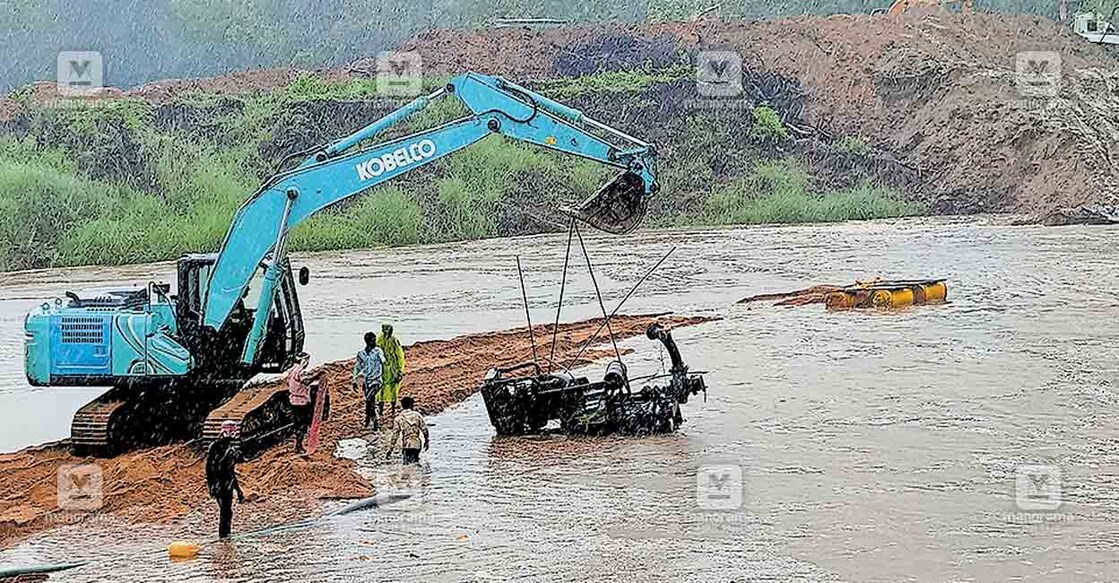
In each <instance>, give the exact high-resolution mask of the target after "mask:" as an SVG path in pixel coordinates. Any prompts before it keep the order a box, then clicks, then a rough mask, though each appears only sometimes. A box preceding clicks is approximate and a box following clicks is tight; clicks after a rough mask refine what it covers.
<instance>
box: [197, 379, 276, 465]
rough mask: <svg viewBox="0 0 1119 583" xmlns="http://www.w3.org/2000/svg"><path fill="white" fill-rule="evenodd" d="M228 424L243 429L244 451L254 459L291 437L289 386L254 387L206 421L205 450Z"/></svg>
mask: <svg viewBox="0 0 1119 583" xmlns="http://www.w3.org/2000/svg"><path fill="white" fill-rule="evenodd" d="M226 421H233V422H235V423H237V426H238V427H239V428H240V445H241V451H242V453H243V454H244V455H245V456H246V457H253V456H254V455H256V454H259V453H260V452H262V451H264V450H265V449H267V448H268V446H269V445H272V444H274V443H276V442H278V441H280V440H281V439H283V438H284V437H286V436H287V433H288V431H289V430H290V429H291V426H292V412H291V406H290V404H289V402H288V390H287V385H283V384H280V385H271V386H253V387H247V388H244V389H242V390H241V391H239V392H238V393H237V394H236V395H234V396H233V398H231V399H229V400H228V401H226V402H225V403H223V404H222V405H221V406H219V407H218V408H217V409H214V410H213V411H211V412H210V414H209V415H208V416H207V417H206V421H205V422H204V423H203V424H202V440H201V445H202V447H203V449H205V448H208V447H210V443H212V442H213V441H214V440H215V439H217V438H218V435H219V434H220V433H221V425H222V423H224V422H226Z"/></svg>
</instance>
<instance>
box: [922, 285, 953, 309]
mask: <svg viewBox="0 0 1119 583" xmlns="http://www.w3.org/2000/svg"><path fill="white" fill-rule="evenodd" d="M921 287H922V288H924V290H925V301H926V302H927V303H930V304H935V303H939V302H943V301H944V300H946V299H947V298H948V284H946V283H944V282H943V281H938V282H936V283H930V284H926V285H923V286H921Z"/></svg>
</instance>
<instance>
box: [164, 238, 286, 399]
mask: <svg viewBox="0 0 1119 583" xmlns="http://www.w3.org/2000/svg"><path fill="white" fill-rule="evenodd" d="M216 261H217V255H216V254H209V253H208V254H191V255H184V256H183V257H182V258H180V259H179V263H178V281H179V296H178V302H177V304H176V308H177V318H178V321H179V325H180V327H181V328H182V330H183V340H184V343H185V344H186V345H187V346H189V347H190V349H191V353H192V354H194V355H196V357H198V359H199V362H198V363H197V365H196V370H198V371H199V372H200V373H201V374H203V375H206V376H216V377H217V378H248V377H251V376H252V375H253V374H256V373H258V372H279V371H282V370H284V369H285V368H287V367H289V366H290V365H291V363H292V362H293V361H294V359H295V356H296V355H298V354H299V353H300V352H302V351H303V341H304V337H305V332H304V329H303V317H302V315H301V313H300V309H299V297H298V295H297V294H296V291H295V279H294V278H293V277H292V270H291V265H290V263H289V262H288V260H287V259H284V260H283V264H282V268H281V277H280V282H279V286H278V287H277V291H276V298H275V300H274V301H273V302H272V303H271V306H270V308H269V318H268V326H267V329H266V332H265V337H264V342H263V343H262V344H261V350H260V354H259V357H258V359H257V361H256V363H255V365H254V366H253V367H251V368H246V367H245V366H244V365H242V364H241V363H240V359H239V358H238V356H239V355H240V354H241V347H242V345H243V344H244V342H245V338H246V336H248V332H249V329H250V328H251V327H252V323H253V312H254V310H253V309H251V308H248V307H247V306H255V305H257V304H258V301H257V300H258V297H257V296H258V295H259V293H260V289H261V280H262V279H263V273H264V269H265V267H266V266H267V265H266V264H264V265H261V267H260V268H259V269H258V270H257V273H256V275H255V276H254V277H253V279H252V280H251V281H250V282H249V285H248V287H247V289H246V290H245V294H244V296H243V297H242V298H241V300H240V301H238V302H237V305H236V306H235V307H234V309H233V311H232V312H231V313H230V315H229V319H228V321H226V323H225V325H224V326H222V328H221V330H220V331H218V332H214V331H213V329H210V328H208V327H206V326H204V325H203V324H202V321H203V318H202V315H203V314H202V309H203V308H202V306H203V303H204V301H205V298H206V293H207V288H208V286H209V284H210V274H211V271H212V270H213V267H214V263H215V262H216ZM303 279H304V278H302V277H301V280H303Z"/></svg>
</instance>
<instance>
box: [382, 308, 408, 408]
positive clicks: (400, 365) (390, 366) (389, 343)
mask: <svg viewBox="0 0 1119 583" xmlns="http://www.w3.org/2000/svg"><path fill="white" fill-rule="evenodd" d="M377 346H378V347H379V348H380V349H381V352H382V353H384V355H385V369H384V374H383V377H382V380H381V397H380V399H378V403H377V413H378V414H380V415H384V414H385V403H389V404H390V405H391V408H390V410H391V413H390V414H391V415H392V416H394V417H395V416H396V397H397V395H398V394H400V383H401V382H403V380H404V347H402V346H401V345H400V340H397V338H396V336H393V334H392V324H381V337H380V338H378V339H377Z"/></svg>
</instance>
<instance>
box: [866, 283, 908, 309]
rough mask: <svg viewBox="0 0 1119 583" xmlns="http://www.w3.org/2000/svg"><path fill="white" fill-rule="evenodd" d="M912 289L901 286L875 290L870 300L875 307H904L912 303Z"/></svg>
mask: <svg viewBox="0 0 1119 583" xmlns="http://www.w3.org/2000/svg"><path fill="white" fill-rule="evenodd" d="M913 299H914V297H913V290H911V289H909V288H901V289H895V290H884V289H880V290H876V291H875V292H874V296H873V298H872V299H871V302H872V303H873V304H874V307H876V308H904V307H906V306H912V305H913Z"/></svg>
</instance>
